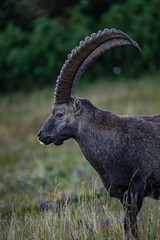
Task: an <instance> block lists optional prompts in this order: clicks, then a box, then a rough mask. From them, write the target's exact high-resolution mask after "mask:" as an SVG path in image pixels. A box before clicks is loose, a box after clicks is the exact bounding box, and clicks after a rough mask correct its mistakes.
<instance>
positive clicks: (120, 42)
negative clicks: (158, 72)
mask: <svg viewBox="0 0 160 240" xmlns="http://www.w3.org/2000/svg"><path fill="white" fill-rule="evenodd" d="M125 45H126V46H129V45H131V46H133V47H136V48H137V49H138V50H139V51H140V52H141V49H140V47H139V45H138V44H137V43H136V42H135V41H134V40H132V39H131V38H130V37H129V36H128V35H127V34H125V33H124V32H122V31H120V30H115V29H105V30H104V31H103V32H102V31H99V32H98V33H97V34H95V33H93V34H92V35H91V37H86V39H85V41H81V42H80V45H79V46H78V47H76V48H75V49H73V50H72V52H71V54H69V55H68V59H67V60H66V62H65V64H64V65H63V67H62V69H61V72H60V75H59V77H58V79H57V83H56V88H55V103H56V104H61V103H68V102H69V100H70V97H71V96H72V95H73V94H74V90H75V87H76V85H77V83H78V81H79V79H80V77H81V76H82V75H83V73H84V72H85V71H86V69H87V68H88V67H89V66H90V65H91V64H92V63H93V61H94V60H95V59H97V58H98V57H99V56H101V55H102V54H103V53H105V52H106V51H108V50H110V49H112V48H115V47H118V46H125Z"/></svg>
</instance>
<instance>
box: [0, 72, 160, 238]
mask: <svg viewBox="0 0 160 240" xmlns="http://www.w3.org/2000/svg"><path fill="white" fill-rule="evenodd" d="M159 89H160V81H159V76H158V75H157V76H143V77H140V78H139V79H138V80H136V81H135V80H132V79H129V80H128V81H123V79H121V80H118V81H114V82H107V81H106V82H105V81H99V82H95V83H93V84H92V86H87V87H86V88H84V87H83V86H82V87H80V88H79V89H78V90H77V93H76V95H77V96H81V97H86V98H88V99H90V100H91V101H92V102H93V103H94V104H95V105H96V106H98V107H101V108H104V109H108V110H112V111H113V112H116V113H117V114H156V113H159V112H160V95H159ZM52 96H53V89H49V88H46V89H44V90H41V91H34V92H32V93H30V94H27V93H16V94H11V95H7V96H2V97H1V99H0V136H1V138H0V240H1V239H2V240H5V239H6V240H11V239H12V240H22V239H23V240H25V239H26V240H28V239H32V240H36V239H38V240H48V239H49V240H50V239H54V240H70V239H82V240H85V239H86V240H90V239H92V240H94V239H95V240H96V239H100V240H103V239H109V240H112V239H114V240H115V239H117V240H119V239H123V209H122V206H121V204H120V203H119V201H118V200H116V199H113V198H110V197H109V195H108V193H107V192H106V191H105V190H104V189H103V187H102V184H101V181H100V179H99V177H98V175H97V173H96V172H95V171H94V170H93V169H92V167H91V166H90V165H89V163H88V162H87V161H86V160H85V159H84V157H83V155H82V153H81V151H80V149H79V147H78V145H77V143H76V142H75V141H73V140H68V141H66V142H65V143H64V144H63V145H62V146H60V147H56V146H54V145H49V146H42V145H40V144H39V143H38V141H37V139H36V138H37V132H38V130H39V129H40V127H41V125H42V124H43V122H44V120H45V119H46V118H47V117H48V115H49V114H50V112H51V106H52ZM139 232H140V239H142V240H149V239H154V240H156V239H157V240H158V239H159V234H160V206H159V202H158V201H154V200H152V199H149V198H146V199H145V201H144V204H143V208H142V210H141V214H140V216H139Z"/></svg>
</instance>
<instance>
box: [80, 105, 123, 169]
mask: <svg viewBox="0 0 160 240" xmlns="http://www.w3.org/2000/svg"><path fill="white" fill-rule="evenodd" d="M118 119H119V117H118V116H116V115H114V114H113V113H111V112H109V111H103V110H101V109H98V108H96V107H94V106H93V108H92V109H87V110H85V111H84V113H83V119H82V121H81V122H80V124H79V133H78V135H77V137H76V140H77V142H78V144H79V145H80V147H81V150H82V152H83V154H84V155H85V157H86V159H87V160H88V161H89V162H90V163H91V164H92V166H93V167H94V168H95V169H96V170H97V171H98V172H99V171H101V172H102V171H103V169H102V168H103V164H102V162H104V163H105V164H106V162H107V160H108V157H109V156H110V155H111V152H112V151H114V149H115V148H116V146H117V143H118V141H119V137H120V134H119V133H118V130H117V127H116V126H117V122H118ZM101 174H102V173H101Z"/></svg>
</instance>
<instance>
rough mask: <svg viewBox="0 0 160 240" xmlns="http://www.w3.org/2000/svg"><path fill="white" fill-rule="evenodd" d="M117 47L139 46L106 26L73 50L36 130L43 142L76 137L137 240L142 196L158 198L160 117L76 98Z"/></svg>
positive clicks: (129, 235) (128, 231)
mask: <svg viewBox="0 0 160 240" xmlns="http://www.w3.org/2000/svg"><path fill="white" fill-rule="evenodd" d="M118 46H133V47H135V48H137V49H138V50H139V51H140V52H141V50H140V47H139V46H138V44H137V43H136V42H135V41H133V40H132V39H131V38H130V37H128V35H126V34H125V33H123V32H122V31H119V30H115V29H111V30H109V29H105V30H104V31H99V32H98V33H97V34H95V33H93V34H92V35H91V37H86V39H85V41H81V42H80V46H78V47H76V48H75V49H74V50H72V52H71V54H69V55H68V59H67V61H66V62H65V64H64V65H63V67H62V70H61V72H60V75H59V77H58V79H57V84H56V89H55V99H54V104H53V109H52V114H51V115H50V117H49V118H48V119H47V121H46V122H45V123H44V125H43V127H42V128H41V130H40V131H39V134H38V139H39V141H40V142H42V143H43V144H49V143H51V142H53V143H54V144H56V145H61V144H62V143H63V141H64V140H66V139H68V138H74V139H75V140H76V141H77V142H78V144H79V146H80V148H81V150H82V152H83V154H84V155H85V157H86V159H87V160H88V161H89V162H90V163H91V165H92V166H93V167H94V168H95V169H96V171H97V172H98V174H99V175H100V177H101V179H102V182H103V184H104V186H105V188H106V189H107V190H108V192H109V193H110V195H111V196H113V197H115V198H118V199H119V200H120V201H121V203H122V204H123V207H124V211H125V217H124V229H125V238H126V239H127V240H128V239H133V238H134V239H138V236H137V219H136V218H137V214H138V212H139V211H140V209H141V206H142V202H143V199H144V197H146V196H152V197H153V198H155V199H159V198H160V191H159V189H160V115H156V116H119V115H115V114H114V113H112V112H110V111H104V110H101V109H98V108H96V107H95V106H93V104H92V103H91V102H90V101H88V100H86V99H80V98H76V97H74V91H75V87H76V85H77V83H78V81H79V79H80V78H81V76H82V75H83V73H84V72H85V71H86V69H87V68H88V67H89V66H90V65H91V64H92V62H93V61H94V60H95V59H97V58H98V57H99V56H101V55H102V54H103V53H105V52H107V51H108V50H110V49H112V48H115V47H118Z"/></svg>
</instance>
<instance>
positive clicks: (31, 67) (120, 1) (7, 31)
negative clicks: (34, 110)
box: [0, 0, 160, 92]
mask: <svg viewBox="0 0 160 240" xmlns="http://www.w3.org/2000/svg"><path fill="white" fill-rule="evenodd" d="M159 24H160V1H159V0H134V1H133V0H114V1H111V0H108V1H107V0H99V1H97V0H70V1H66V0H54V1H53V0H52V1H51V0H45V1H44V0H18V1H15V0H1V1H0V86H1V87H0V91H1V92H8V91H15V90H18V89H23V90H28V89H33V88H37V87H43V86H44V85H47V84H51V83H53V81H56V78H57V75H58V74H59V71H60V68H61V67H62V65H63V63H64V61H65V59H66V57H67V55H68V54H69V52H70V51H71V50H72V48H74V47H75V46H76V45H78V44H79V41H80V40H82V39H84V38H85V37H86V35H90V34H91V33H92V32H97V31H98V30H99V29H101V30H103V29H104V28H112V27H113V28H116V29H121V30H122V31H124V32H126V33H127V34H128V35H129V36H130V37H132V38H133V39H134V40H136V41H137V42H138V43H139V44H140V46H141V48H142V51H143V54H142V55H141V56H140V57H139V56H138V54H137V52H136V51H133V50H132V49H131V48H125V50H124V49H123V48H120V49H116V51H115V50H113V51H112V53H111V55H110V53H109V54H106V55H105V56H103V57H101V58H100V60H99V61H98V62H97V63H96V64H95V65H94V68H93V67H92V68H91V69H90V71H88V72H87V78H88V79H92V78H93V76H94V79H96V77H101V76H104V77H105V76H106V74H107V73H110V74H113V73H114V71H113V69H115V68H114V67H115V66H118V67H120V68H119V70H120V71H121V73H122V74H125V75H126V74H127V75H130V76H136V75H139V74H140V73H144V72H151V73H155V72H158V71H159V69H160V64H159V62H160V54H159V50H160V47H159V44H160V43H159V42H160V26H159ZM108 55H109V56H108ZM123 59H124V60H125V61H123Z"/></svg>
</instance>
